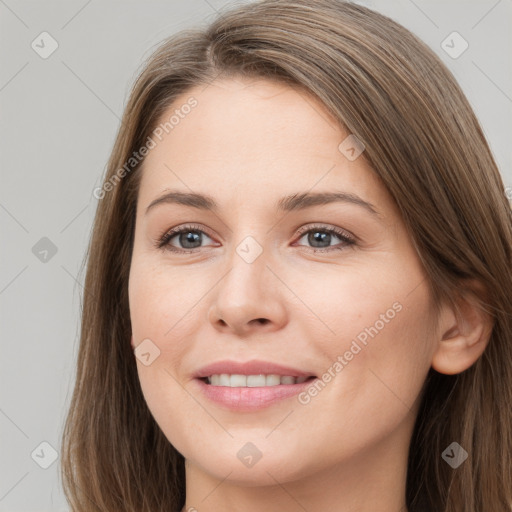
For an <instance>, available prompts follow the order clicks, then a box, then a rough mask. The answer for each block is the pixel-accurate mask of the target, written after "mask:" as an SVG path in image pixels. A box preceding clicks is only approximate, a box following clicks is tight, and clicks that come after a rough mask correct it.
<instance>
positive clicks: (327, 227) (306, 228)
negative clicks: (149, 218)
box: [162, 222, 357, 242]
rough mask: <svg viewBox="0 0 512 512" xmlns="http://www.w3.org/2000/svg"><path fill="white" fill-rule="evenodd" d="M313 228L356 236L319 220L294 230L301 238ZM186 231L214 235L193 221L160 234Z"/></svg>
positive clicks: (348, 236)
mask: <svg viewBox="0 0 512 512" xmlns="http://www.w3.org/2000/svg"><path fill="white" fill-rule="evenodd" d="M313 229H318V230H319V231H321V230H323V231H329V232H332V233H333V234H334V235H335V236H338V237H340V236H343V235H344V236H346V238H348V239H349V240H351V241H353V242H356V240H357V237H356V236H355V235H352V233H350V232H349V231H347V230H346V229H343V228H340V227H338V226H332V225H329V224H322V223H320V222H313V223H311V224H305V225H303V226H301V227H299V228H297V229H296V230H295V231H296V233H297V234H298V235H300V236H299V239H300V238H302V236H303V235H304V233H307V232H308V231H310V230H313ZM186 231H200V232H203V233H204V234H206V235H207V236H208V237H209V238H210V239H212V240H214V239H215V236H213V235H212V234H211V233H210V232H209V230H208V229H207V228H205V227H202V226H199V225H196V224H194V223H191V224H185V225H182V226H180V225H178V226H176V227H174V228H171V229H169V230H167V231H165V232H164V234H163V235H162V237H169V240H170V239H171V238H174V237H175V236H176V235H179V234H180V233H182V232H186ZM337 231H340V232H341V233H337Z"/></svg>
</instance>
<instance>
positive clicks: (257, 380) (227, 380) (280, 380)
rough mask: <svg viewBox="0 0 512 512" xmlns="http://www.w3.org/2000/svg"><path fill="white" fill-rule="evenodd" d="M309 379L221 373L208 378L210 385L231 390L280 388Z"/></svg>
mask: <svg viewBox="0 0 512 512" xmlns="http://www.w3.org/2000/svg"><path fill="white" fill-rule="evenodd" d="M307 379H308V377H292V376H288V375H283V376H281V375H262V374H260V375H229V374H227V373H221V374H217V375H211V376H210V377H208V383H209V384H211V385H213V386H228V387H231V388H245V387H249V388H255V387H267V386H278V385H279V384H300V383H302V382H305V381H306V380H307Z"/></svg>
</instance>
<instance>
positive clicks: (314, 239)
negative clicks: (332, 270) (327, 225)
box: [308, 231, 331, 247]
mask: <svg viewBox="0 0 512 512" xmlns="http://www.w3.org/2000/svg"><path fill="white" fill-rule="evenodd" d="M316 235H320V236H316ZM330 236H331V235H330V233H322V232H320V231H313V232H311V233H310V235H309V240H308V242H309V243H310V244H311V245H313V247H318V246H315V243H316V242H318V241H320V242H322V241H324V242H325V241H326V238H327V237H330ZM329 242H330V240H327V245H322V246H321V247H329Z"/></svg>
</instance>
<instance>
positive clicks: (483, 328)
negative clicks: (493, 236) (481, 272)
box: [432, 280, 494, 375]
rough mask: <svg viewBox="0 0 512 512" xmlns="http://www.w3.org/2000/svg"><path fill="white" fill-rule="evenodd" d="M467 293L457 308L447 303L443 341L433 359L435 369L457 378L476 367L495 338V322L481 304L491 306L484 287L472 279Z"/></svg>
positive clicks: (442, 324)
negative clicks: (456, 375)
mask: <svg viewBox="0 0 512 512" xmlns="http://www.w3.org/2000/svg"><path fill="white" fill-rule="evenodd" d="M466 284H468V285H469V286H468V288H467V290H468V291H467V292H464V293H463V295H462V296H459V297H458V298H457V299H455V303H454V304H453V305H447V304H443V306H442V309H441V314H440V317H439V331H438V332H439V333H440V340H439V341H438V344H437V348H436V349H435V351H434V354H433V357H432V368H433V369H434V370H436V371H438V372H439V373H444V374H446V375H454V374H456V373H461V372H463V371H464V370H467V369H468V368H469V367H470V366H472V365H473V364H474V363H475V362H476V361H477V360H478V358H479V357H480V356H481V355H482V354H483V352H484V350H485V348H486V347H487V345H488V343H489V340H490V338H491V333H492V328H493V326H494V319H493V318H492V316H491V315H490V314H489V313H487V312H485V311H483V310H482V309H481V307H479V305H478V300H477V297H479V298H480V299H481V300H484V301H485V302H486V303H487V300H486V299H487V297H486V293H485V289H484V288H483V286H482V285H481V284H480V283H479V282H477V281H475V280H472V281H470V282H469V283H466Z"/></svg>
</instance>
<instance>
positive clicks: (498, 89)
mask: <svg viewBox="0 0 512 512" xmlns="http://www.w3.org/2000/svg"><path fill="white" fill-rule="evenodd" d="M234 3H237V2H230V3H228V2H226V1H223V0H190V1H189V0H187V1H169V0H168V1H156V0H151V1H142V0H139V1H127V0H123V1H114V0H108V1H107V0H102V1H100V0H89V1H87V0H72V1H65V2H64V1H61V2H56V1H46V2H42V1H16V0H5V1H4V0H0V48H1V65H0V106H1V116H0V145H1V153H0V154H1V166H0V171H1V173H2V174H1V179H2V186H1V188H0V226H1V235H2V250H1V253H0V258H1V260H0V269H1V270H0V311H1V319H0V322H1V323H0V325H1V328H2V332H1V334H2V337H1V358H0V378H1V386H0V393H1V394H0V450H1V451H0V461H1V472H0V511H2V512H5V511H10V512H15V511H23V512H28V511H39V512H41V511H59V512H60V511H65V510H68V507H67V506H66V502H65V499H64V496H63V493H62V489H61V483H60V479H59V475H58V465H59V463H60V459H59V458H58V453H57V454H56V456H57V458H56V459H55V461H54V462H53V464H51V465H50V466H49V467H48V468H47V469H43V468H42V467H41V465H43V466H44V465H46V464H49V463H50V462H51V461H52V458H51V457H52V452H51V448H49V447H48V446H47V445H43V446H41V443H42V442H46V443H49V444H50V445H51V446H53V448H54V449H55V450H57V451H58V450H59V447H60V436H61V433H62V424H63V420H64V415H65V410H66V408H67V406H68V403H69V399H70V396H71V391H72V386H73V380H74V375H75V359H76V354H77V348H78V333H79V320H80V318H79V313H80V312H79V294H80V293H81V291H82V285H81V279H82V276H81V275H80V276H79V275H78V272H79V269H80V265H81V263H82V259H83V255H84V252H85V250H86V245H87V241H88V237H89V234H90V229H91V225H92V220H93V216H94V213H95V208H96V205H97V201H96V199H94V197H93V195H92V191H93V189H94V188H95V187H97V186H100V184H101V177H102V175H103V173H104V170H105V165H106V162H107V158H108V155H109V152H110V150H111V148H112V144H113V141H114V136H115V134H116V131H117V129H118V126H119V118H120V116H121V113H122V110H123V106H124V104H125V102H126V100H127V95H128V92H129V88H130V86H131V84H132V82H133V80H134V78H135V77H136V74H137V71H138V70H139V69H140V65H141V63H142V61H143V59H144V58H146V57H147V56H148V55H149V54H150V53H151V51H152V49H154V47H155V45H156V44H158V43H159V42H160V41H161V40H162V39H164V38H165V37H167V36H168V35H170V34H172V33H174V32H176V31H178V30H181V29H183V28H187V27H190V26H196V25H198V24H206V23H208V22H209V21H211V20H212V19H213V18H214V17H215V14H216V10H220V9H221V8H222V7H224V6H227V5H231V4H234ZM238 3H240V2H238ZM358 3H361V4H364V5H367V6H369V7H372V8H374V9H376V10H378V11H381V12H383V13H384V14H387V15H389V16H391V17H392V18H394V19H396V20H397V21H398V22H400V23H402V24H403V25H404V26H406V27H407V28H409V29H410V30H412V31H413V32H414V33H415V34H417V35H418V36H419V37H420V38H421V39H423V40H424V41H425V42H426V43H427V44H428V45H429V46H430V47H431V48H433V49H434V51H435V52H436V53H438V54H439V55H440V56H441V58H442V59H443V61H444V62H445V63H446V64H447V65H448V67H449V68H450V69H451V70H452V71H453V73H454V74H455V76H456V78H457V79H458V80H459V82H460V84H461V86H462V88H463V89H464V91H465V93H466V95H467V96H468V99H469V101H470V102H471V104H472V105H473V107H474V109H475V112H476V114H477V116H478V118H479V119H480V122H481V124H482V126H483V129H484V131H485V134H486V136H487V139H488V141H489V143H490V146H491V149H492V151H493V153H494V155H495V158H496V160H497V162H498V165H499V166H500V169H501V172H502V176H503V179H504V182H505V185H506V186H512V168H511V153H510V140H511V134H512V116H511V115H510V114H511V110H512V99H511V98H512V73H511V69H512V59H511V58H510V55H511V39H512V35H511V34H512V31H510V26H511V21H512V20H511V18H512V0H499V1H497V0H485V1H484V0H482V1H462V0H450V1H426V0H423V1H421V0H414V1H413V0H392V1H385V0H373V1H365V2H363V1H361V2H358ZM43 31H47V32H48V33H49V34H51V36H52V37H53V38H54V39H55V40H56V41H57V43H58V48H57V50H56V51H55V52H54V53H53V54H52V55H50V56H49V57H48V58H46V59H43V58H42V57H41V56H40V55H39V54H38V53H36V51H34V50H33V48H32V47H31V44H32V41H34V40H35V41H36V43H38V41H39V45H40V46H42V45H43V43H40V38H39V37H38V36H39V34H41V32H43ZM453 31H457V32H459V33H460V34H461V35H462V37H463V38H464V39H465V40H466V41H467V42H468V43H469V47H468V49H467V50H466V51H465V52H464V53H462V55H460V56H459V57H458V58H456V59H454V58H452V57H450V56H449V55H448V54H447V53H446V52H445V51H444V49H443V48H442V47H441V43H442V41H444V40H445V39H446V37H447V36H448V35H449V34H451V33H452V32H453ZM45 41H46V42H45V43H44V46H45V49H46V50H47V49H48V48H49V40H48V39H46V40H45ZM450 44H451V43H450ZM458 44H459V43H458V42H455V43H454V45H455V49H457V48H458V47H457V45H458ZM41 51H42V50H41ZM511 191H512V188H511V189H509V194H510V196H511V197H512V193H510V192H511ZM44 237H46V238H47V239H49V240H50V241H51V243H49V242H48V240H46V239H44V240H41V239H42V238H44ZM34 247H35V248H34ZM52 247H53V251H54V252H55V250H56V252H55V254H53V253H52V250H51V249H52ZM45 249H47V250H49V252H48V253H44V250H45Z"/></svg>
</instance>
